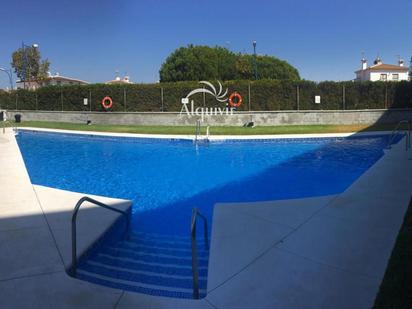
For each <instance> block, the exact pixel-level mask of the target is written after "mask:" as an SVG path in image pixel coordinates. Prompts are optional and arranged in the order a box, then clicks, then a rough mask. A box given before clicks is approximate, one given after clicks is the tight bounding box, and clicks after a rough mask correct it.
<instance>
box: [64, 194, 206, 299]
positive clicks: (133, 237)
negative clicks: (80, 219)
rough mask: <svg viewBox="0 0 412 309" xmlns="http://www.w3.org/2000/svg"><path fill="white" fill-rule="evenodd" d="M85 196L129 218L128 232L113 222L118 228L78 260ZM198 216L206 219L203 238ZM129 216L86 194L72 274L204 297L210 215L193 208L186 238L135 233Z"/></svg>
mask: <svg viewBox="0 0 412 309" xmlns="http://www.w3.org/2000/svg"><path fill="white" fill-rule="evenodd" d="M86 201H87V202H90V203H93V204H95V205H97V206H100V207H102V208H106V209H108V210H112V211H114V212H117V213H120V214H122V215H123V217H124V218H126V219H127V220H126V233H125V232H124V230H123V229H122V231H121V234H119V233H118V232H119V231H118V228H119V226H117V225H116V224H115V225H114V226H113V227H112V229H114V231H112V232H114V233H111V232H109V233H107V234H106V235H105V236H103V237H102V239H100V240H99V241H97V242H96V243H95V244H94V245H93V246H92V247H91V249H89V250H88V251H87V252H86V254H84V255H83V256H82V257H81V258H80V261H78V260H77V251H76V247H77V237H76V218H77V213H78V210H79V208H80V207H81V205H82V204H83V203H84V202H86ZM198 217H200V218H201V219H202V220H203V221H204V222H203V223H204V225H203V227H204V235H203V237H204V239H201V240H200V241H199V243H198V242H197V237H196V230H197V228H196V221H197V218H198ZM129 220H130V218H129V216H128V213H126V212H123V211H121V210H118V209H116V208H113V207H111V206H108V205H105V204H103V203H101V202H99V201H96V200H94V199H91V198H89V197H83V198H81V199H80V200H79V201H78V202H77V204H76V206H75V208H74V210H73V216H72V266H71V268H70V274H71V275H72V276H73V277H76V278H78V279H82V280H85V281H89V282H92V283H96V284H100V285H105V286H108V287H112V288H117V289H122V290H127V291H134V292H140V293H144V294H150V295H156V296H168V297H176V298H201V297H204V296H205V295H206V287H207V271H208V259H209V241H208V229H207V220H206V218H205V217H204V216H203V215H202V214H201V213H200V212H199V210H198V209H197V208H194V209H193V212H192V220H191V234H190V236H187V237H184V236H173V235H162V234H153V233H143V232H131V231H130V230H129ZM119 222H120V221H118V223H119ZM123 223H124V221H123ZM120 228H122V226H120ZM123 228H124V227H123ZM113 234H115V235H113ZM200 244H201V245H200Z"/></svg>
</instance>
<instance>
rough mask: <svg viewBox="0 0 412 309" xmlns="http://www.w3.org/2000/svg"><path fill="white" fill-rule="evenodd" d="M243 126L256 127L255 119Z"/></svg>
mask: <svg viewBox="0 0 412 309" xmlns="http://www.w3.org/2000/svg"><path fill="white" fill-rule="evenodd" d="M243 126H244V127H246V128H254V127H255V123H254V122H253V121H250V122H246V123H245V124H244V125H243Z"/></svg>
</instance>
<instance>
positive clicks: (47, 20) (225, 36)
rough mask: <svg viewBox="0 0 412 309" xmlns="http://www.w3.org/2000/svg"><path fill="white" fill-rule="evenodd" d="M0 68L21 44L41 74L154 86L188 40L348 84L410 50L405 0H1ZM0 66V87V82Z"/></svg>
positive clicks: (0, 82)
mask: <svg viewBox="0 0 412 309" xmlns="http://www.w3.org/2000/svg"><path fill="white" fill-rule="evenodd" d="M0 7H1V12H2V13H1V15H0V16H1V18H0V39H1V44H0V67H4V66H9V63H10V55H11V53H12V51H13V50H15V49H16V48H18V47H19V46H20V45H21V42H22V41H24V42H25V43H26V44H31V43H38V44H39V46H40V50H41V52H42V55H43V56H44V57H47V58H49V60H50V62H51V71H52V72H53V73H55V72H56V71H58V72H60V74H61V75H67V76H71V77H77V78H80V79H84V80H87V81H90V82H99V81H100V82H102V81H106V80H109V79H112V78H113V77H114V75H115V71H116V70H119V72H120V74H124V73H125V72H127V73H128V74H129V75H130V77H131V79H132V81H135V82H155V81H157V80H158V79H159V77H158V76H159V75H158V71H159V68H160V66H161V64H162V62H163V61H164V60H165V58H166V57H167V55H168V54H169V53H170V52H172V51H173V50H174V49H176V48H177V47H180V46H184V45H187V44H190V43H193V44H204V45H212V46H213V45H220V46H225V47H227V48H229V49H230V50H232V51H234V52H249V53H250V52H252V41H253V40H256V41H257V51H258V53H259V54H269V55H274V56H277V57H279V58H281V59H284V60H287V61H288V62H290V63H291V64H292V65H294V66H295V67H297V68H298V70H299V72H300V74H301V76H302V77H303V78H305V79H310V80H316V81H320V80H348V79H352V78H354V73H353V71H354V70H355V69H357V68H358V67H359V66H360V57H361V51H362V50H363V51H364V52H365V55H366V57H367V58H368V60H369V61H373V59H374V58H375V57H376V55H377V54H378V53H379V54H380V56H381V57H382V59H383V61H384V62H387V63H395V62H396V57H397V55H401V56H403V57H404V58H405V60H406V63H407V64H408V65H409V60H410V57H411V55H412V40H411V39H410V37H411V33H412V1H410V0H397V1H382V0H377V1H362V0H357V1H355V0H345V1H341V0H336V1H333V0H329V1H326V0H314V1H308V0H306V1H305V0H285V1H260V0H255V1H222V0H221V1H215V0H210V1H196V0H192V1H182V0H173V1H157V0H151V1H145V0H143V1H128V0H123V1H106V0H101V1H97V0H86V1H85V0H83V1H78V0H70V1H67V0H59V1H55V0H53V1H51V0H48V1H46V0H44V1H41V0H40V1H19V0H14V1H2V3H1V6H0ZM7 81H8V80H7V76H6V74H4V73H1V72H0V87H5V86H7Z"/></svg>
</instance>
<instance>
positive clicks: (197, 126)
mask: <svg viewBox="0 0 412 309" xmlns="http://www.w3.org/2000/svg"><path fill="white" fill-rule="evenodd" d="M199 135H200V120H197V121H196V129H195V143H196V142H197V139H198V138H199Z"/></svg>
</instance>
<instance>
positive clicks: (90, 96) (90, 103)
mask: <svg viewBox="0 0 412 309" xmlns="http://www.w3.org/2000/svg"><path fill="white" fill-rule="evenodd" d="M89 109H90V112H91V111H92V91H91V90H89Z"/></svg>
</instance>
